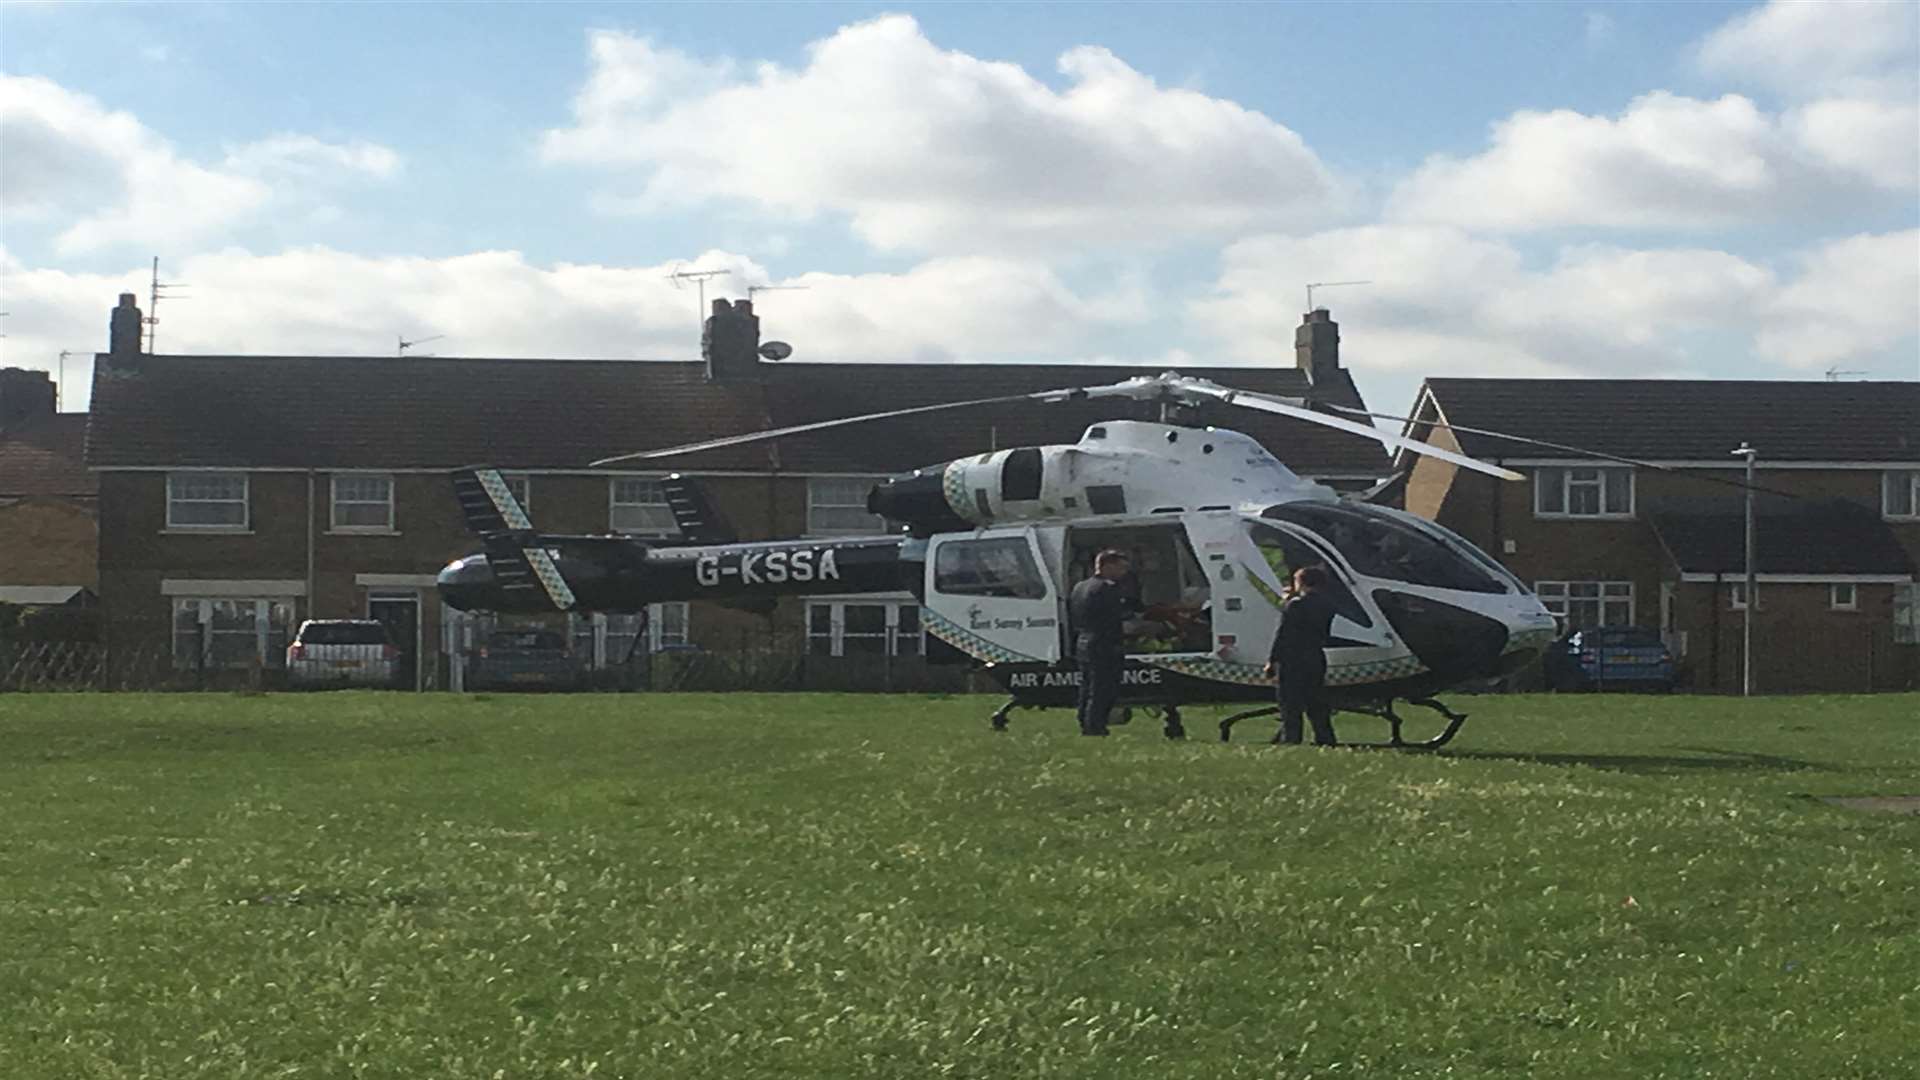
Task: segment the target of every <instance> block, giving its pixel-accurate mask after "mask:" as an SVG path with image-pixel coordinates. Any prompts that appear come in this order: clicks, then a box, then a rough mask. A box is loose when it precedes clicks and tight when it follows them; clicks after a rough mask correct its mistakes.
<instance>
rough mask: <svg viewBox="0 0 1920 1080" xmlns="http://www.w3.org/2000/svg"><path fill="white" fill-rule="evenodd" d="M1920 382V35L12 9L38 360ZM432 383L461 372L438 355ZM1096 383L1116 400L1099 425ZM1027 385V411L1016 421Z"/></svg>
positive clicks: (1372, 391)
mask: <svg viewBox="0 0 1920 1080" xmlns="http://www.w3.org/2000/svg"><path fill="white" fill-rule="evenodd" d="M156 256H157V257H158V258H159V259H160V277H161V279H162V280H163V281H168V282H178V283H184V285H183V286H182V287H180V288H177V289H174V290H172V292H173V294H174V297H175V298H173V299H163V300H162V302H161V306H160V311H159V313H158V314H159V320H160V321H159V324H158V326H157V328H156V334H157V346H158V351H160V352H166V353H210V354H250V353H253V354H258V353H285V354H319V355H334V354H341V355H347V354H357V355H393V354H394V353H395V351H396V349H397V344H398V342H399V341H400V340H402V339H403V338H404V339H406V340H409V341H420V342H421V344H420V345H418V346H415V347H414V351H416V352H422V353H434V354H437V355H442V356H515V357H563V358H565V357H576V358H633V359H692V358H694V357H696V356H697V355H698V350H699V318H700V314H701V312H700V299H699V291H698V289H697V288H696V287H694V286H692V285H691V284H690V283H689V281H688V280H686V279H675V278H674V277H673V275H674V274H676V273H684V272H691V271H703V270H719V271H725V273H723V274H720V275H717V276H715V277H713V278H712V279H711V280H710V282H709V284H708V292H707V296H708V298H709V299H711V298H712V297H714V296H733V297H739V296H744V295H745V294H746V291H747V290H748V289H749V288H750V287H755V288H756V289H757V288H758V287H767V288H768V291H765V292H758V291H756V294H755V307H756V309H757V311H758V313H759V314H760V315H761V319H762V332H763V336H764V337H765V338H768V339H775V338H777V339H780V340H784V341H787V342H790V343H791V344H792V345H793V347H794V356H793V360H792V361H789V362H804V361H807V360H818V361H862V362H918V363H937V362H943V361H978V362H1002V361H1045V362H1056V363H1057V362H1086V363H1088V364H1101V363H1128V364H1140V365H1152V366H1157V367H1164V368H1168V369H1175V370H1178V369H1181V368H1190V367H1195V366H1215V365H1229V366H1232V365H1271V364H1282V365H1291V364H1292V363H1293V350H1292V339H1293V328H1294V326H1296V325H1297V324H1298V323H1299V321H1300V316H1301V313H1302V311H1304V310H1305V307H1306V298H1305V286H1306V285H1307V284H1308V283H1309V282H1339V281H1363V282H1365V284H1357V285H1345V286H1340V287H1334V288H1327V289H1325V290H1320V291H1317V292H1316V294H1315V302H1316V306H1325V307H1328V308H1329V309H1331V311H1332V313H1333V316H1334V318H1335V319H1336V320H1337V321H1338V322H1339V323H1340V324H1341V336H1342V356H1343V359H1344V360H1345V362H1346V363H1347V365H1348V366H1349V367H1350V368H1351V369H1352V371H1353V373H1354V375H1355V379H1356V381H1357V382H1358V384H1359V386H1360V388H1361V390H1362V392H1363V393H1364V394H1365V396H1366V399H1367V401H1368V403H1369V404H1370V405H1371V406H1372V407H1374V408H1375V409H1377V410H1380V411H1383V412H1389V413H1391V412H1402V411H1405V410H1407V409H1409V408H1410V407H1411V406H1412V404H1413V398H1414V395H1415V393H1416V391H1417V388H1418V386H1419V383H1420V380H1421V379H1423V378H1426V377H1430V376H1443V375H1455V376H1459V375H1476V376H1485V375H1492V376H1565V377H1615V378H1619V377H1635V378H1663V377H1677V378H1767V379H1775V378H1780V379H1820V378H1827V377H1838V378H1879V379H1912V378H1916V377H1920V3H1914V2H1912V0H1906V2H1892V3H1877V2H1848V0H1834V2H1825V3H1785V2H1780V0H1775V2H1773V3H1768V4H1760V5H1753V4H1740V3H1731V4H1728V3H1676V4H1660V3H1635V4H1618V5H1615V4H1604V3H1594V4H1586V5H1582V4H1579V3H1552V4H1549V3H1537V4H1512V3H1499V4H1470V3H1447V4H1440V3H1432V4H1395V3H1374V4H1315V3H1293V4H1234V5H1207V4H1188V3H1183V4H1164V5H1151V4H1095V3H1081V4H1018V5H996V4H937V5H924V6H919V5H910V4H908V5H867V4H824V3H823V4H777V5H758V4H744V3H742V4H664V3H663V4H644V5H641V4H627V5H613V4H559V3H555V4H542V5H532V4H525V5H520V4H510V3H500V4H473V5H453V4H433V3H414V4H362V5H347V4H272V5H268V4H218V5H193V4H156V5H141V4H116V5H105V4H62V3H4V4H0V311H4V312H6V317H5V318H4V319H0V330H4V333H5V335H6V336H5V337H4V338H0V363H4V364H5V365H7V366H22V367H38V368H46V369H49V370H54V369H56V368H58V367H59V366H60V360H59V354H60V353H61V351H62V350H67V351H69V352H70V353H71V358H70V359H69V360H68V361H67V362H66V371H67V375H66V379H65V383H64V393H63V407H64V408H67V409H69V410H72V409H80V408H84V407H85V404H86V396H87V377H88V367H89V364H90V362H91V356H92V354H93V353H94V352H97V351H102V350H104V349H105V348H106V333H107V313H108V310H109V309H110V308H111V307H112V306H113V304H114V302H115V298H116V297H117V295H118V294H119V293H121V292H123V291H133V292H136V293H138V294H139V296H140V302H141V306H142V307H143V308H144V307H146V306H147V292H148V288H147V286H148V281H149V277H150V266H151V260H152V259H153V258H154V257H156ZM429 339H431V340H429ZM1098 378H1099V377H1098V373H1092V374H1090V380H1098ZM984 389H990V388H984Z"/></svg>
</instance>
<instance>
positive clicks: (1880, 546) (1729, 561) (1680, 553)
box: [1650, 501, 1914, 575]
mask: <svg viewBox="0 0 1920 1080" xmlns="http://www.w3.org/2000/svg"><path fill="white" fill-rule="evenodd" d="M1650 517H1651V520H1652V524H1653V529H1654V532H1655V533H1656V534H1658V535H1659V537H1660V543H1661V545H1662V546H1664V547H1665V548H1666V549H1667V552H1668V554H1669V555H1671V556H1672V557H1673V561H1674V562H1675V563H1677V564H1678V566H1679V569H1680V572H1681V573H1683V574H1713V573H1722V574H1733V575H1739V574H1744V573H1745V572H1746V566H1747V555H1746V551H1747V548H1746V524H1745V518H1744V516H1743V515H1741V514H1737V513H1718V512H1716V513H1682V512H1675V513H1655V514H1652V515H1650ZM1753 535H1754V566H1755V572H1756V573H1761V574H1911V573H1913V570H1914V567H1913V560H1912V559H1910V558H1909V557H1908V556H1907V551H1906V549H1905V548H1904V547H1902V546H1901V544H1900V539H1899V537H1897V536H1895V535H1894V533H1893V529H1892V528H1891V527H1889V526H1888V525H1887V523H1886V522H1885V521H1883V520H1881V518H1880V515H1878V514H1876V513H1874V512H1873V511H1871V510H1868V509H1866V508H1864V507H1861V506H1856V505H1855V504H1853V503H1849V502H1844V501H1834V502H1823V503H1819V504H1816V505H1813V506H1803V507H1801V508H1800V509H1799V510H1798V511H1797V512H1794V513H1784V514H1767V515H1763V516H1761V517H1758V518H1756V519H1755V522H1754V532H1753Z"/></svg>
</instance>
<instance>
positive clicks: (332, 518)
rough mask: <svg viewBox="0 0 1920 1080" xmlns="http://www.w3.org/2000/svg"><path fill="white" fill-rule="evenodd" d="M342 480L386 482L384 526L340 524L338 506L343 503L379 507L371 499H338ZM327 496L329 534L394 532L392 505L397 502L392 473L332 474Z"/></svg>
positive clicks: (329, 479) (328, 483)
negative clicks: (385, 518) (385, 516)
mask: <svg viewBox="0 0 1920 1080" xmlns="http://www.w3.org/2000/svg"><path fill="white" fill-rule="evenodd" d="M342 480H385V481H386V482H387V497H386V500H385V505H386V508H387V520H386V524H384V525H366V524H359V525H344V524H341V522H340V505H341V503H342V502H343V501H344V502H345V503H346V504H347V505H350V506H379V505H381V503H380V502H377V501H375V500H373V499H346V500H342V499H341V498H340V481H342ZM327 496H328V497H327V530H328V531H329V532H336V533H368V534H372V535H385V534H388V533H392V532H394V531H395V529H394V503H395V502H396V501H397V498H396V492H395V491H394V484H393V474H392V473H383V472H337V473H334V474H333V475H332V476H331V477H330V478H328V482H327Z"/></svg>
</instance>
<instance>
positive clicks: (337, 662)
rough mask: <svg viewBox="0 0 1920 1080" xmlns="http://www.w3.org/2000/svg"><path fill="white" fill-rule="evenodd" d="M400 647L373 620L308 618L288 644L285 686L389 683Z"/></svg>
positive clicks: (397, 663) (378, 623) (382, 627)
mask: <svg viewBox="0 0 1920 1080" xmlns="http://www.w3.org/2000/svg"><path fill="white" fill-rule="evenodd" d="M399 663H400V648H399V646H397V645H395V644H394V643H393V641H392V640H391V639H390V638H389V637H388V636H387V627H386V624H384V623H381V622H378V621H376V620H374V619H308V620H307V621H306V622H303V623H301V624H300V629H299V630H297V631H295V632H294V635H293V641H292V643H291V644H289V645H288V646H287V685H289V686H295V687H343V686H374V687H386V686H392V685H393V680H394V673H395V671H397V670H398V668H399Z"/></svg>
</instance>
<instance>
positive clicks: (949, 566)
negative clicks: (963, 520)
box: [933, 536, 1047, 600]
mask: <svg viewBox="0 0 1920 1080" xmlns="http://www.w3.org/2000/svg"><path fill="white" fill-rule="evenodd" d="M933 587H934V589H935V591H937V592H943V593H946V594H947V595H949V596H1002V597H1010V598H1013V599H1019V600H1039V599H1043V598H1045V597H1046V595H1047V582H1046V579H1045V578H1043V577H1041V576H1040V567H1039V566H1038V565H1037V564H1035V563H1034V561H1033V550H1032V549H1031V548H1030V547H1029V546H1028V544H1027V539H1026V537H1024V536H1002V537H992V538H989V539H984V540H951V541H948V542H947V543H944V544H941V545H940V548H939V554H938V555H937V556H935V558H934V564H933Z"/></svg>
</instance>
